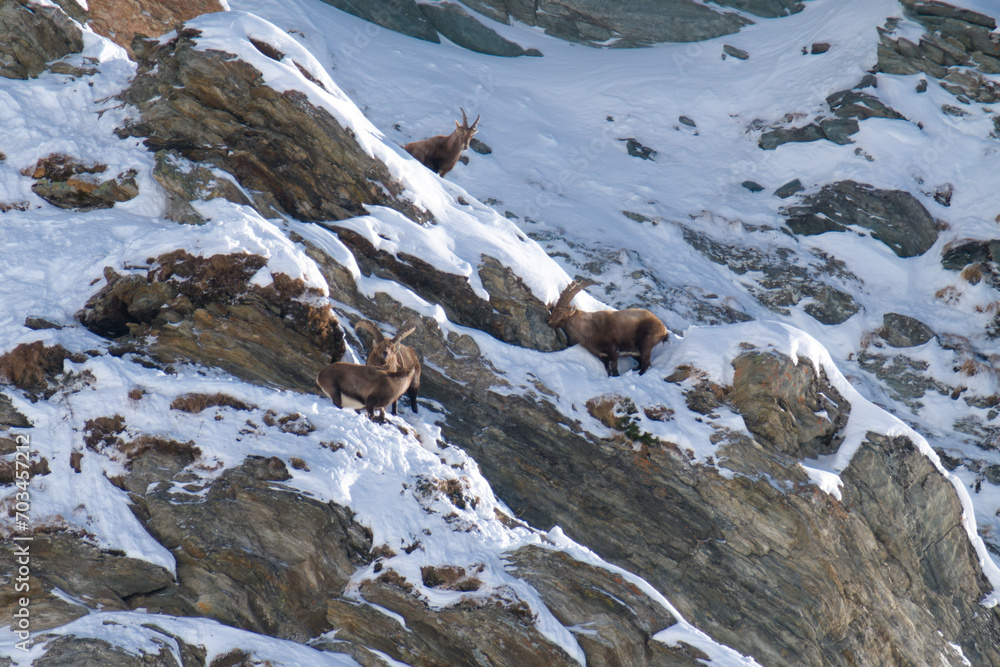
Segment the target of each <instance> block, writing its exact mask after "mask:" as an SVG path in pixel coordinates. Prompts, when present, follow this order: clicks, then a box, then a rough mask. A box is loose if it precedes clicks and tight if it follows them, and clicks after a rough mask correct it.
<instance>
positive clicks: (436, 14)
mask: <svg viewBox="0 0 1000 667" xmlns="http://www.w3.org/2000/svg"><path fill="white" fill-rule="evenodd" d="M419 8H420V11H421V12H423V15H424V16H425V17H427V20H428V21H429V22H430V24H431V25H432V26H434V28H435V29H436V30H437V31H438V32H440V33H441V34H442V35H444V36H445V37H447V38H448V39H450V40H451V41H453V42H455V43H456V44H458V45H459V46H462V47H465V48H467V49H469V50H470V51H476V52H478V53H485V54H487V55H491V56H506V57H508V58H513V57H516V56H524V55H529V56H540V55H542V54H541V52H540V51H538V49H531V50H530V51H529V50H525V49H524V48H522V47H521V46H520V45H518V44H515V43H514V42H511V41H510V40H506V39H504V38H503V37H501V36H500V35H498V34H497V33H496V32H494V31H493V30H491V29H489V28H487V27H486V26H485V25H483V24H482V23H480V22H479V21H478V20H476V19H475V18H473V17H472V16H471V15H470V14H469V13H468V12H467V11H465V10H464V9H462V8H461V7H460V6H459V5H456V4H455V3H453V2H436V3H434V4H422V5H419Z"/></svg>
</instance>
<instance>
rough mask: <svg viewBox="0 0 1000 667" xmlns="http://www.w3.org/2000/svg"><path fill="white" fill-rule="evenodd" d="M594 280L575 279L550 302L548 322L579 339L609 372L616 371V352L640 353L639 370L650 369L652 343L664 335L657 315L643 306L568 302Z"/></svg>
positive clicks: (661, 323)
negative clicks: (590, 308) (583, 306)
mask: <svg viewBox="0 0 1000 667" xmlns="http://www.w3.org/2000/svg"><path fill="white" fill-rule="evenodd" d="M596 284H597V283H595V282H594V281H593V280H574V281H573V282H571V283H570V284H569V285H568V286H567V287H566V289H564V290H563V291H562V294H560V295H559V300H558V301H556V303H555V305H552V306H549V318H548V320H547V323H548V325H549V326H550V327H552V328H553V329H560V328H561V329H562V330H563V331H565V332H566V335H567V336H569V338H570V340H571V341H572V342H574V343H579V344H580V345H582V346H583V347H584V349H586V350H587V351H588V352H590V353H591V354H592V355H594V356H595V357H597V358H598V359H600V360H601V361H602V362H604V367H605V369H607V371H608V375H618V355H619V354H623V355H625V356H631V357H636V356H637V357H639V374H640V375H642V374H643V373H645V372H646V371H647V370H649V365H650V357H651V356H652V354H653V347H655V346H656V345H657V344H658V343H659V342H661V341H664V340H666V339H667V336H668V335H669V334H668V332H667V328H666V327H665V326H663V322H661V321H660V319H659V318H658V317H656V315H654V314H653V313H651V312H649V311H648V310H644V309H642V308H628V309H626V310H598V311H594V312H587V311H583V310H577V309H576V308H574V307H573V306H572V305H570V302H571V301H572V300H573V297H575V296H576V295H577V293H578V292H579V291H580V290H582V289H583V288H585V287H590V286H591V285H596Z"/></svg>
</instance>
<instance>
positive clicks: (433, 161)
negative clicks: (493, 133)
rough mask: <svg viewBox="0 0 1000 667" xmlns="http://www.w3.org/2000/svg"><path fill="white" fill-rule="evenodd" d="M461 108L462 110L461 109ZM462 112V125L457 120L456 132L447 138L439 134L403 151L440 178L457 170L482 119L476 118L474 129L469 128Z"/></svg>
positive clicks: (406, 147) (409, 145)
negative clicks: (463, 152) (460, 157)
mask: <svg viewBox="0 0 1000 667" xmlns="http://www.w3.org/2000/svg"><path fill="white" fill-rule="evenodd" d="M459 108H460V109H461V107H459ZM461 111H462V124H461V125H459V124H458V121H457V120H456V121H455V131H454V132H452V133H451V134H449V135H447V136H445V135H443V134H439V135H437V136H436V137H431V138H430V139H424V140H422V141H413V142H410V143H408V144H406V145H405V146H403V150H405V151H406V152H407V153H409V154H410V155H412V156H413V157H415V158H417V160H419V161H420V164H422V165H424V166H425V167H427V168H428V169H430V170H431V171H433V172H435V173H437V175H438V176H444V175H445V174H447V173H448V172H449V171H451V170H452V169H454V168H455V165H456V164H457V163H458V158H459V156H460V155H462V151H464V150H465V149H466V148H468V147H469V142H470V141H472V135H474V134H475V133H476V126H477V125H479V118H480V117H479V116H476V122H474V123H473V124H472V127H469V118H468V117H467V116H466V115H465V109H461Z"/></svg>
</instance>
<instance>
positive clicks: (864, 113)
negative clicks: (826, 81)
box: [826, 90, 906, 131]
mask: <svg viewBox="0 0 1000 667" xmlns="http://www.w3.org/2000/svg"><path fill="white" fill-rule="evenodd" d="M826 103H827V104H829V105H830V110H831V111H833V113H834V114H835V115H836V116H838V117H840V118H856V119H858V120H865V119H867V118H891V119H896V120H906V118H905V117H904V116H903V114H901V113H899V112H898V111H896V110H895V109H893V108H891V107H889V106H887V105H886V104H885V103H883V102H882V100H880V99H878V98H877V97H875V96H874V95H869V94H868V93H862V92H858V91H857V90H842V91H840V92H837V93H833V94H832V95H830V96H828V97H827V98H826ZM855 131H857V130H855Z"/></svg>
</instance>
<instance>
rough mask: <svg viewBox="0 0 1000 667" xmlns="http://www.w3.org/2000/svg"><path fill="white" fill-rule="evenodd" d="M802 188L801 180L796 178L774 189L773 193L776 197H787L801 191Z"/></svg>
mask: <svg viewBox="0 0 1000 667" xmlns="http://www.w3.org/2000/svg"><path fill="white" fill-rule="evenodd" d="M803 190H805V188H804V187H803V186H802V181H800V180H799V179H797V178H796V179H795V180H793V181H788V182H787V183H785V184H784V185H782V186H781V187H780V188H778V189H777V190H775V191H774V195H775V196H776V197H780V198H781V199H788V198H789V197H791V196H792V195H794V194H796V193H798V192H802V191H803Z"/></svg>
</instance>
